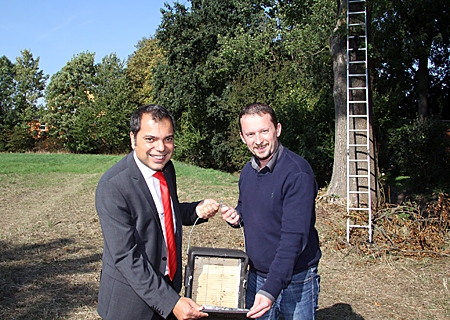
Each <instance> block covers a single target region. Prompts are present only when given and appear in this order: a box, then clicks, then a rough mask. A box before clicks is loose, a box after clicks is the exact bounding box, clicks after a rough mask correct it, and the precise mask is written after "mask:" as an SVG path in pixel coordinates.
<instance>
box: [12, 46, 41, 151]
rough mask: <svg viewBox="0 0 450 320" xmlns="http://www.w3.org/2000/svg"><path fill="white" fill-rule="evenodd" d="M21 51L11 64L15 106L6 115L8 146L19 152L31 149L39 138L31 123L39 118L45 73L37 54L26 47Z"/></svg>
mask: <svg viewBox="0 0 450 320" xmlns="http://www.w3.org/2000/svg"><path fill="white" fill-rule="evenodd" d="M21 54H22V55H21V56H20V57H17V58H16V63H15V64H14V83H15V87H14V89H15V90H14V94H13V104H14V107H13V109H12V112H11V113H10V115H9V119H10V120H9V121H10V126H11V129H12V130H11V132H10V135H9V138H8V139H9V141H8V144H7V149H8V150H9V151H21V152H22V151H26V150H31V149H33V147H34V145H35V139H37V138H38V137H39V136H38V132H37V131H36V130H34V126H33V124H34V123H35V121H38V120H39V116H38V108H39V99H41V98H43V97H44V89H45V83H46V81H47V79H48V76H47V75H44V73H43V71H42V70H40V69H39V57H38V58H36V59H34V58H33V55H32V53H31V52H30V51H29V50H23V51H21Z"/></svg>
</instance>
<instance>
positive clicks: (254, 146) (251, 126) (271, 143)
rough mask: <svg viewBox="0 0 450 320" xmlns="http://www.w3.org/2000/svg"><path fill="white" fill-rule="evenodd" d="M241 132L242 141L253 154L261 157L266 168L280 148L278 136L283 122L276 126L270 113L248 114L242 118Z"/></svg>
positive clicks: (262, 165)
mask: <svg viewBox="0 0 450 320" xmlns="http://www.w3.org/2000/svg"><path fill="white" fill-rule="evenodd" d="M240 121H241V130H242V132H241V133H240V135H241V138H242V141H244V143H245V144H246V145H247V147H248V148H249V150H250V151H251V152H252V153H253V155H254V156H255V157H256V158H258V159H259V161H260V166H261V168H264V167H265V166H266V164H267V163H268V162H269V160H270V159H271V158H272V156H273V154H274V153H275V151H276V150H277V148H278V137H279V136H280V134H281V124H280V123H278V124H277V126H276V128H275V126H274V124H273V123H272V121H270V115H269V114H267V113H265V114H263V115H262V116H260V115H258V114H246V115H244V116H242V118H241V120H240Z"/></svg>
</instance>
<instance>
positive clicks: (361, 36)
mask: <svg viewBox="0 0 450 320" xmlns="http://www.w3.org/2000/svg"><path fill="white" fill-rule="evenodd" d="M365 37H366V36H365V35H360V36H347V38H349V39H354V38H365Z"/></svg>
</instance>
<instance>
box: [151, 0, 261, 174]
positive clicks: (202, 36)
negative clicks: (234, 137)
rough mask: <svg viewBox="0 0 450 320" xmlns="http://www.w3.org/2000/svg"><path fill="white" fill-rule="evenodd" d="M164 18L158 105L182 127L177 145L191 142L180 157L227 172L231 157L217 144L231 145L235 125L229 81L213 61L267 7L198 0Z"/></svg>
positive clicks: (160, 34)
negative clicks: (226, 100)
mask: <svg viewBox="0 0 450 320" xmlns="http://www.w3.org/2000/svg"><path fill="white" fill-rule="evenodd" d="M162 13H163V20H162V23H161V25H160V27H159V29H158V31H157V33H156V37H157V39H158V41H159V45H160V47H161V48H162V49H163V51H164V55H165V59H164V61H163V63H161V64H159V65H158V66H157V68H156V71H155V76H154V89H155V92H156V98H157V101H158V102H159V103H160V104H162V105H164V106H166V107H168V108H169V109H170V110H171V111H172V112H173V114H174V116H175V118H176V119H177V120H178V122H179V128H178V136H177V140H178V141H179V142H183V143H184V142H186V141H187V140H190V146H191V147H190V148H189V149H187V148H184V149H183V150H180V152H178V153H177V155H180V154H182V155H183V156H182V160H186V161H190V162H192V163H195V164H197V165H200V166H205V167H213V168H221V169H224V168H226V167H227V166H228V161H227V158H226V156H224V155H226V154H227V153H226V151H224V150H221V148H222V146H223V144H217V142H218V141H226V140H227V135H228V132H227V130H228V127H229V123H230V121H231V120H230V118H229V113H228V110H227V108H226V106H225V105H224V104H223V102H222V96H223V92H224V90H225V89H226V87H227V85H228V83H229V78H223V77H218V76H217V75H218V73H217V72H216V70H214V68H211V67H210V65H209V62H210V59H212V58H213V57H215V56H216V55H217V52H218V49H219V45H218V40H219V38H220V37H224V36H230V35H234V34H235V33H236V30H237V28H245V29H246V28H251V27H253V26H254V25H255V23H256V22H257V21H258V20H259V18H260V17H261V15H262V14H263V8H262V7H261V6H260V5H259V4H258V3H256V2H255V3H253V2H252V1H236V0H221V1H219V0H210V1H197V0H194V1H191V6H190V8H187V7H186V6H185V5H181V4H179V3H175V4H174V6H173V7H171V6H169V5H166V9H165V10H162ZM191 137H194V138H195V140H191ZM177 148H178V147H177ZM180 149H181V148H180Z"/></svg>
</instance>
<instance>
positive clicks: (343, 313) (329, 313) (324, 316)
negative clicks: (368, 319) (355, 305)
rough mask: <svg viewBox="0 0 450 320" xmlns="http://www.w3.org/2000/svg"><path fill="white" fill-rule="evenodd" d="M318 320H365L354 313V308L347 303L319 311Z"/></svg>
mask: <svg viewBox="0 0 450 320" xmlns="http://www.w3.org/2000/svg"><path fill="white" fill-rule="evenodd" d="M316 318H317V320H364V318H363V317H362V316H361V315H359V314H357V313H355V312H353V310H352V306H351V305H349V304H346V303H336V304H334V305H332V306H331V307H328V308H324V309H319V310H317V312H316Z"/></svg>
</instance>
